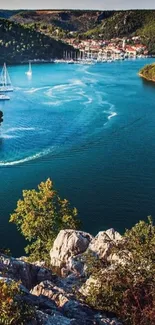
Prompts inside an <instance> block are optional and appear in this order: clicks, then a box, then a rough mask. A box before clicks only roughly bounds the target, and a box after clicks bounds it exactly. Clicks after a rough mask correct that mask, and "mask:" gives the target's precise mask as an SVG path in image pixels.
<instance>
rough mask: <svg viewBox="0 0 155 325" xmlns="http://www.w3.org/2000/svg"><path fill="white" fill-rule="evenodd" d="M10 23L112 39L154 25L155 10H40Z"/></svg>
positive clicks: (16, 17)
mask: <svg viewBox="0 0 155 325" xmlns="http://www.w3.org/2000/svg"><path fill="white" fill-rule="evenodd" d="M10 19H11V20H13V21H15V22H18V23H20V24H36V23H40V24H44V27H46V26H48V25H54V26H55V27H58V28H61V29H63V30H65V31H74V32H75V31H76V32H78V33H87V32H88V34H89V35H96V36H99V34H102V35H103V36H104V37H106V38H112V37H115V36H116V37H117V36H118V37H119V36H122V35H123V36H124V35H127V36H128V35H131V34H132V33H136V32H138V31H139V29H141V28H144V27H146V26H147V25H148V24H150V23H151V24H155V10H127V11H94V10H93V11H91V10H90V11H88V10H36V11H22V12H18V13H16V12H15V14H13V13H12V15H11V16H10Z"/></svg>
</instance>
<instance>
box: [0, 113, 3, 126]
mask: <svg viewBox="0 0 155 325" xmlns="http://www.w3.org/2000/svg"><path fill="white" fill-rule="evenodd" d="M2 122H3V112H2V111H0V125H1V123H2Z"/></svg>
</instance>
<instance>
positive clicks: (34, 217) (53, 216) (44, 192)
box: [10, 179, 79, 261]
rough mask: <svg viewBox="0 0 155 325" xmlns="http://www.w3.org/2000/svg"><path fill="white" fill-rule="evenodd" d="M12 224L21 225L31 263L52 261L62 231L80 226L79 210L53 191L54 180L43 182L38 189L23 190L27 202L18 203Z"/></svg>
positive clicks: (19, 226) (19, 227) (19, 228)
mask: <svg viewBox="0 0 155 325" xmlns="http://www.w3.org/2000/svg"><path fill="white" fill-rule="evenodd" d="M10 222H13V223H15V224H16V225H17V227H18V230H20V231H21V233H22V234H23V235H24V237H25V238H26V240H28V241H29V242H30V245H28V246H27V247H26V249H25V250H26V253H28V254H30V258H31V260H47V261H48V259H49V251H50V249H51V247H52V244H53V241H54V239H55V237H56V236H57V234H58V233H59V231H60V230H61V229H67V228H71V229H75V228H76V227H77V226H78V225H79V221H78V219H77V210H76V209H75V208H74V209H72V208H71V207H70V204H69V202H68V201H67V200H65V199H64V200H62V199H61V198H60V197H59V195H58V194H57V192H56V191H55V190H54V188H53V183H52V181H51V180H50V179H47V181H46V182H45V183H44V182H42V183H41V184H40V185H39V186H38V191H36V190H29V191H27V190H25V191H23V200H19V201H18V202H17V208H16V210H15V212H14V213H13V214H12V215H11V218H10Z"/></svg>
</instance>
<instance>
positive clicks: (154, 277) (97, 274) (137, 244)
mask: <svg viewBox="0 0 155 325" xmlns="http://www.w3.org/2000/svg"><path fill="white" fill-rule="evenodd" d="M124 239H125V241H122V244H119V247H117V248H115V253H117V255H120V256H121V251H122V250H124V249H126V250H127V251H128V252H130V259H129V258H128V254H127V258H126V259H125V260H124V263H119V264H118V263H117V264H115V265H112V266H111V265H107V266H106V268H101V267H100V265H99V266H97V265H96V266H95V268H94V266H93V268H92V277H93V278H94V279H97V282H95V283H92V284H91V286H90V289H89V293H88V296H87V298H86V301H87V303H89V304H90V305H91V306H93V307H95V308H97V309H100V310H104V311H109V312H114V313H115V314H116V315H117V317H119V318H120V319H121V320H122V321H123V322H124V324H128V325H153V324H155V226H153V223H152V220H151V218H149V219H148V222H144V221H140V222H139V223H138V224H137V225H135V226H134V227H133V228H132V229H131V230H127V231H126V233H125V235H124ZM124 243H126V244H124Z"/></svg>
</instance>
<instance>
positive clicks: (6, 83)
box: [0, 63, 13, 93]
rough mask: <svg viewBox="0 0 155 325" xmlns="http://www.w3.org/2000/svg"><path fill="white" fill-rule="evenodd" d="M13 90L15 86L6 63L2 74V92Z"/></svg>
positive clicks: (0, 90) (0, 84)
mask: <svg viewBox="0 0 155 325" xmlns="http://www.w3.org/2000/svg"><path fill="white" fill-rule="evenodd" d="M11 91H13V86H12V83H11V79H10V76H9V73H8V71H7V67H6V63H4V66H3V69H2V72H1V76H0V92H3V93H5V92H11Z"/></svg>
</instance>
